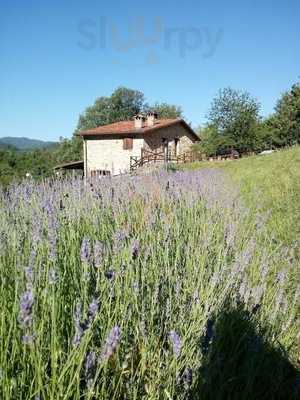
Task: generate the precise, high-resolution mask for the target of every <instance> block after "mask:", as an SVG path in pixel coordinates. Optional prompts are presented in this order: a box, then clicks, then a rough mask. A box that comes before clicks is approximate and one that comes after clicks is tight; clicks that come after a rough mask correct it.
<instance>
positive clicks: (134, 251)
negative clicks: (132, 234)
mask: <svg viewBox="0 0 300 400" xmlns="http://www.w3.org/2000/svg"><path fill="white" fill-rule="evenodd" d="M139 252H140V242H139V241H138V240H137V239H135V240H134V241H133V243H132V246H131V254H132V258H133V259H134V260H135V259H136V258H137V257H138V255H139Z"/></svg>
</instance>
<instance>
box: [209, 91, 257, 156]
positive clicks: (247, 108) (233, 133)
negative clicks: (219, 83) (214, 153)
mask: <svg viewBox="0 0 300 400" xmlns="http://www.w3.org/2000/svg"><path fill="white" fill-rule="evenodd" d="M259 110H260V105H259V103H258V102H257V101H256V100H255V99H253V98H252V97H251V96H250V95H249V93H247V92H241V91H237V90H233V89H231V88H225V89H223V90H220V91H219V94H218V96H217V97H215V98H214V99H213V101H212V105H211V108H210V111H209V113H208V120H209V123H210V125H212V126H214V128H215V129H216V132H217V134H218V135H219V136H220V137H223V138H224V139H225V144H226V146H227V144H228V141H227V140H226V139H229V141H232V142H233V143H234V147H235V149H236V150H238V151H239V152H247V151H251V150H253V148H254V146H255V141H256V138H255V127H256V125H257V123H258V121H259Z"/></svg>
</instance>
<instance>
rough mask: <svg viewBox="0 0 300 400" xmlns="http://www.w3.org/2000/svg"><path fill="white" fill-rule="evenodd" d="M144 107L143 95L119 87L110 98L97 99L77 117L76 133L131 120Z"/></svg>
mask: <svg viewBox="0 0 300 400" xmlns="http://www.w3.org/2000/svg"><path fill="white" fill-rule="evenodd" d="M144 105H145V100H144V95H143V93H142V92H139V91H137V90H132V89H127V88H125V87H119V88H118V89H116V90H115V91H114V92H113V93H112V95H111V96H110V97H99V98H98V99H96V101H95V103H94V104H93V105H92V106H90V107H87V109H86V110H85V112H84V113H83V114H81V115H80V116H79V121H78V125H77V129H76V132H78V131H82V130H85V129H91V128H96V127H97V126H101V125H107V124H111V123H113V122H117V121H123V120H127V119H131V118H133V116H134V115H135V114H138V113H140V112H141V111H142V110H143V108H144Z"/></svg>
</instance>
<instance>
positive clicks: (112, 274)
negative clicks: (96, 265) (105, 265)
mask: <svg viewBox="0 0 300 400" xmlns="http://www.w3.org/2000/svg"><path fill="white" fill-rule="evenodd" d="M105 277H106V278H107V279H108V280H112V279H114V277H115V271H113V270H109V271H106V272H105Z"/></svg>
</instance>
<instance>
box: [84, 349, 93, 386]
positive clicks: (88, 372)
mask: <svg viewBox="0 0 300 400" xmlns="http://www.w3.org/2000/svg"><path fill="white" fill-rule="evenodd" d="M95 368H96V353H95V352H94V351H90V352H89V353H88V354H87V356H86V359H85V368H84V369H85V371H84V375H85V382H86V385H87V387H88V388H90V387H91V386H92V384H93V379H94V375H95Z"/></svg>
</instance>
